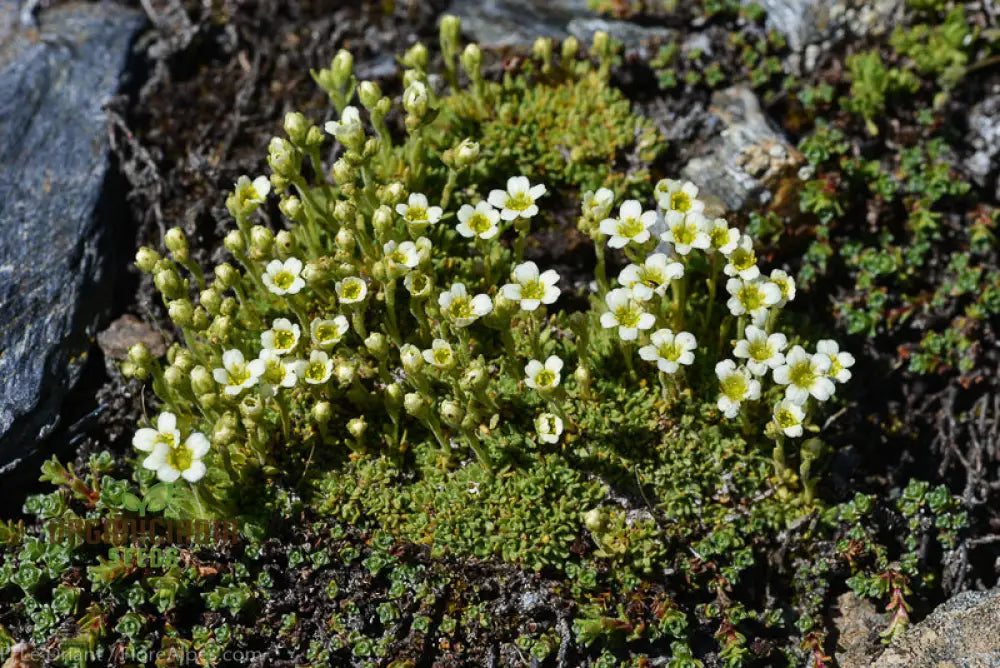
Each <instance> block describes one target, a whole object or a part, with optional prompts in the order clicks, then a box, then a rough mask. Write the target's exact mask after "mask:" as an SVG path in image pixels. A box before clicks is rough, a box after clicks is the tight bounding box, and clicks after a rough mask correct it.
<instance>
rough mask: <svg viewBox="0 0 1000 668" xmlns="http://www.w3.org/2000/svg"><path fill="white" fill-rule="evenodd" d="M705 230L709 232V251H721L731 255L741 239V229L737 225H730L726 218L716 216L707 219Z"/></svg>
mask: <svg viewBox="0 0 1000 668" xmlns="http://www.w3.org/2000/svg"><path fill="white" fill-rule="evenodd" d="M705 230H706V231H707V232H708V251H709V252H714V251H719V252H720V253H722V254H723V255H725V256H727V257H728V256H729V254H730V253H732V252H733V251H734V250H736V245H737V244H738V243H739V241H740V231H739V230H738V229H736V228H735V227H729V223H728V222H726V219H725V218H715V219H713V220H710V221H707V222H706V224H705Z"/></svg>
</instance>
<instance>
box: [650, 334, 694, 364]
mask: <svg viewBox="0 0 1000 668" xmlns="http://www.w3.org/2000/svg"><path fill="white" fill-rule="evenodd" d="M649 339H650V342H651V344H650V345H648V346H643V347H642V348H639V357H641V358H642V359H644V360H646V361H647V362H655V363H656V366H657V368H658V369H659V370H660V371H662V372H663V373H674V372H675V371H677V369H678V368H680V367H679V365H681V364H684V365H687V364H691V362H694V353H693V352H692V351H693V350H694V349H695V348H697V347H698V343H697V342H696V341H695V339H694V334H691V333H690V332H677V334H674V333H673V331H672V330H669V329H658V330H656V331H655V332H653V334H652V336H650V337H649Z"/></svg>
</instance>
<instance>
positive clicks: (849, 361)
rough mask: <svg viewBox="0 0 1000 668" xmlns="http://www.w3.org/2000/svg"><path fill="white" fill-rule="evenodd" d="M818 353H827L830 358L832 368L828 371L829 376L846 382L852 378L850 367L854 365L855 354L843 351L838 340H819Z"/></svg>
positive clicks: (839, 381) (840, 381)
mask: <svg viewBox="0 0 1000 668" xmlns="http://www.w3.org/2000/svg"><path fill="white" fill-rule="evenodd" d="M816 354H817V355H826V356H827V357H829V358H830V369H829V370H828V371H827V372H826V375H827V376H829V377H830V378H833V379H834V380H835V381H837V382H838V383H846V382H847V381H849V380H850V379H851V372H850V371H849V370H848V369H850V368H851V367H852V366H854V355H852V354H851V353H849V352H846V351H844V352H841V350H840V346H839V345H838V344H837V342H836V341H834V340H833V339H823V340H822V341H818V342H817V343H816Z"/></svg>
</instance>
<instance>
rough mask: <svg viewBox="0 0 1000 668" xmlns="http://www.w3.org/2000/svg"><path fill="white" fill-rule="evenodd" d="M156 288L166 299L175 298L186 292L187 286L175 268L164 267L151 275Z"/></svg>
mask: <svg viewBox="0 0 1000 668" xmlns="http://www.w3.org/2000/svg"><path fill="white" fill-rule="evenodd" d="M153 283H155V284H156V289H157V290H159V291H160V293H161V294H162V295H163V296H164V297H166V298H167V299H177V298H179V297H183V296H184V294H185V293H186V292H187V286H186V285H185V284H184V281H182V280H181V277H180V274H178V273H177V270H176V269H173V268H170V269H164V270H163V271H160V272H158V273H157V274H156V276H154V277H153Z"/></svg>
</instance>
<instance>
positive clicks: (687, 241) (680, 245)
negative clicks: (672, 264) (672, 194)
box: [660, 211, 710, 255]
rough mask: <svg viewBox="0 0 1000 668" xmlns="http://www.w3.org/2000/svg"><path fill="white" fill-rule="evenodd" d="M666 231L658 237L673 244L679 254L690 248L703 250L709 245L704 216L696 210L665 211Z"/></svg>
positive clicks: (685, 252) (683, 253)
mask: <svg viewBox="0 0 1000 668" xmlns="http://www.w3.org/2000/svg"><path fill="white" fill-rule="evenodd" d="M664 218H665V220H666V223H667V231H666V232H664V233H663V234H662V235H660V238H661V239H663V240H664V241H666V242H669V243H670V244H672V245H673V247H674V250H675V251H677V253H678V254H679V255H687V254H688V253H690V252H691V249H692V248H699V249H701V250H705V249H706V248H708V246H709V243H710V241H709V238H708V232H707V231H706V229H705V217H704V216H702V215H701V214H700V213H698V212H696V211H692V212H690V213H686V214H685V213H681V212H680V211H667V213H666V214H665V215H664Z"/></svg>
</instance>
